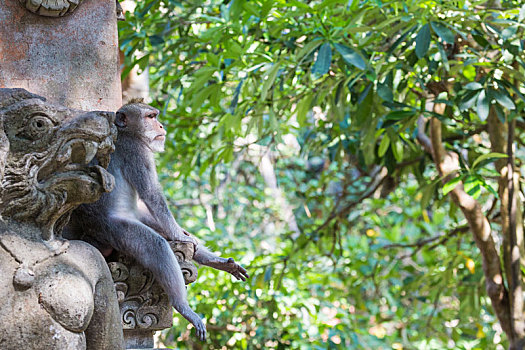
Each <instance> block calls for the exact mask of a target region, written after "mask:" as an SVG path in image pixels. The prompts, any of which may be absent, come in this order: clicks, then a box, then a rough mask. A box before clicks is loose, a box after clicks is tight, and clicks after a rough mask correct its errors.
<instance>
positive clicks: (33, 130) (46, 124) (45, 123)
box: [25, 114, 53, 139]
mask: <svg viewBox="0 0 525 350" xmlns="http://www.w3.org/2000/svg"><path fill="white" fill-rule="evenodd" d="M52 127H53V121H52V120H51V119H49V117H47V116H45V115H41V114H39V115H35V116H33V117H32V118H31V119H30V120H29V123H28V125H27V127H26V128H25V134H26V135H27V136H28V137H30V138H33V139H34V138H37V137H39V136H41V135H42V134H44V133H46V132H47V131H49V130H50V129H51V128H52Z"/></svg>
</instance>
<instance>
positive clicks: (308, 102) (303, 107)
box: [297, 94, 314, 127]
mask: <svg viewBox="0 0 525 350" xmlns="http://www.w3.org/2000/svg"><path fill="white" fill-rule="evenodd" d="M313 97H314V96H313V94H308V95H306V96H305V97H304V98H303V99H302V100H301V101H299V103H297V122H298V123H299V125H300V126H301V127H302V126H304V125H305V124H306V115H307V113H308V111H310V107H311V106H312V99H313Z"/></svg>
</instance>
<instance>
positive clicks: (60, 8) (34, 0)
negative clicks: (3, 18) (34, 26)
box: [18, 0, 83, 17]
mask: <svg viewBox="0 0 525 350" xmlns="http://www.w3.org/2000/svg"><path fill="white" fill-rule="evenodd" d="M18 1H19V2H20V4H22V6H24V7H25V8H26V9H28V10H29V11H31V12H33V13H36V14H38V15H41V16H47V17H62V16H64V15H66V14H68V13H71V12H73V11H74V10H75V9H76V8H77V7H78V5H80V4H81V3H82V1H83V0H18Z"/></svg>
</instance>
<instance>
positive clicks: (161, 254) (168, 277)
mask: <svg viewBox="0 0 525 350" xmlns="http://www.w3.org/2000/svg"><path fill="white" fill-rule="evenodd" d="M112 219H113V220H112V221H113V223H114V225H113V227H115V228H117V229H118V231H114V232H111V233H110V235H109V237H108V239H109V242H110V244H111V245H112V246H113V247H114V248H115V249H116V250H118V251H120V252H121V253H124V254H126V255H129V256H131V257H133V258H134V259H135V260H137V262H138V263H139V264H141V265H142V266H144V267H145V268H147V269H149V270H150V271H151V272H152V273H153V275H154V276H155V278H156V279H157V281H158V282H159V283H160V285H161V286H162V288H164V290H165V291H166V293H167V294H168V297H169V299H170V303H171V305H173V307H174V308H175V309H176V310H177V311H178V312H179V313H180V314H181V315H182V316H183V317H184V318H185V319H187V320H188V321H189V322H191V323H192V324H193V325H194V326H195V329H196V331H197V336H198V338H199V339H200V340H205V339H206V327H205V326H204V323H203V322H202V320H201V319H200V317H199V316H198V315H197V314H196V313H195V312H193V310H192V309H191V308H190V306H189V305H188V301H187V298H186V288H185V285H184V277H183V276H182V271H181V269H180V266H179V263H178V262H177V258H175V254H174V253H173V251H172V250H171V248H170V246H169V244H168V242H167V241H166V240H165V239H164V238H163V237H161V236H160V235H159V234H158V233H157V232H155V231H153V230H152V229H151V228H149V227H148V226H146V225H144V224H143V223H141V222H140V221H137V220H134V219H130V218H124V217H113V218H112Z"/></svg>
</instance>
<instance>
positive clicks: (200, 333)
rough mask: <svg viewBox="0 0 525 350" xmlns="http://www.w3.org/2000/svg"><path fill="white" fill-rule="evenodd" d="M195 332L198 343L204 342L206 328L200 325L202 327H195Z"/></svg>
mask: <svg viewBox="0 0 525 350" xmlns="http://www.w3.org/2000/svg"><path fill="white" fill-rule="evenodd" d="M195 331H196V333H197V337H198V338H199V340H200V341H206V327H204V325H202V327H200V326H199V327H195Z"/></svg>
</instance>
